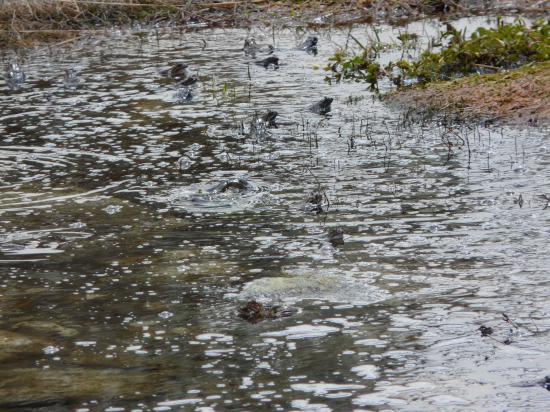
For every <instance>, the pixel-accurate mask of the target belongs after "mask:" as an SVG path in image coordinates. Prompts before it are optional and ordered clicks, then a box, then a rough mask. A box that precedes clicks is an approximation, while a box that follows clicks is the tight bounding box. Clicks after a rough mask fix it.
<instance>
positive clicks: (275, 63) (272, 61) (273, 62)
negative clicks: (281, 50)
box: [256, 56, 279, 70]
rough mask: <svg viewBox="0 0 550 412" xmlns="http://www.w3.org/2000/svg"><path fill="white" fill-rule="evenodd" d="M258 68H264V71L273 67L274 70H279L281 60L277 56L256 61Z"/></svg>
mask: <svg viewBox="0 0 550 412" xmlns="http://www.w3.org/2000/svg"><path fill="white" fill-rule="evenodd" d="M256 64H257V65H258V66H262V67H263V68H264V69H269V68H270V67H273V70H277V69H278V68H279V58H278V57H277V56H269V57H268V58H266V59H263V60H258V61H256Z"/></svg>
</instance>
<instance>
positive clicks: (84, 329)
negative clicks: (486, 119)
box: [0, 20, 550, 411]
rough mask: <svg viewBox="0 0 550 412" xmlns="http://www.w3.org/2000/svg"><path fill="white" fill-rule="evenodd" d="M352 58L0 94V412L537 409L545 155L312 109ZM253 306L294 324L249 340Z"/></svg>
mask: <svg viewBox="0 0 550 412" xmlns="http://www.w3.org/2000/svg"><path fill="white" fill-rule="evenodd" d="M481 23H483V20H477V21H470V22H468V21H463V22H461V24H463V25H468V24H469V25H470V26H475V24H481ZM411 29H412V30H415V31H416V32H418V33H420V34H425V33H432V32H434V31H435V30H436V29H437V25H436V24H435V23H415V24H413V25H411ZM369 30H371V29H369V28H365V27H356V28H354V29H353V33H354V36H356V37H357V38H359V39H363V40H365V39H366V38H367V32H368V31H369ZM401 30H402V29H401ZM398 33H399V32H398V30H397V29H392V28H389V27H382V28H381V29H380V33H379V34H380V36H381V38H382V39H383V41H386V42H390V41H391V39H392V38H395V36H396V35H397V34H398ZM138 34H139V33H138ZM313 34H315V35H316V36H318V38H319V41H318V45H317V46H318V54H317V55H316V54H314V53H307V52H306V51H305V50H300V48H299V47H297V45H299V44H303V43H304V41H305V40H306V39H307V37H308V36H311V35H313ZM347 35H348V32H347V29H346V31H343V32H340V31H321V32H319V33H313V32H311V33H307V34H304V33H294V32H292V31H280V32H276V33H275V36H274V37H272V33H271V31H270V32H269V33H267V32H266V33H264V32H262V31H261V30H256V31H255V32H254V36H255V38H256V40H257V41H258V44H260V43H261V44H267V43H269V42H272V41H273V39H274V40H275V52H276V55H277V57H279V63H280V67H279V69H278V70H271V69H269V70H266V69H265V68H264V67H262V66H259V65H256V64H254V62H255V60H254V58H253V57H252V56H250V55H247V54H245V53H244V52H243V50H242V44H244V40H245V38H247V36H248V34H247V33H246V32H244V31H240V30H208V31H203V32H199V33H183V34H180V33H175V32H170V33H164V34H162V35H160V36H159V38H158V41H157V38H156V36H155V35H154V33H153V34H147V33H146V34H145V35H143V34H142V33H141V34H139V35H137V36H135V35H132V34H128V36H123V37H120V38H117V37H115V38H113V37H106V38H98V39H95V40H86V41H82V42H81V43H79V44H78V45H76V46H75V47H74V48H72V49H67V50H64V49H63V50H52V51H51V53H47V54H44V53H43V54H40V53H39V54H37V55H36V56H34V57H32V58H30V57H29V58H28V60H27V61H25V62H23V63H22V67H23V69H24V71H25V73H26V74H27V76H26V80H25V82H24V83H23V84H21V87H20V89H19V90H10V89H9V87H8V85H5V84H4V83H2V84H1V85H0V90H1V92H2V93H1V95H0V108H1V112H0V113H1V114H0V116H1V119H2V122H1V123H0V134H1V136H2V144H1V145H0V222H1V225H0V349H1V350H0V360H2V362H3V365H4V368H2V371H0V375H1V376H0V405H1V406H2V407H10V406H11V407H23V406H25V407H28V408H30V409H33V408H36V409H41V408H42V409H44V408H46V409H47V410H66V409H68V410H74V409H77V408H80V410H110V411H115V410H123V409H124V408H126V410H130V409H138V410H158V411H162V410H179V409H182V408H184V409H185V408H188V409H190V410H203V411H207V410H243V409H254V410H289V409H294V410H319V411H321V410H350V409H352V408H366V409H369V410H382V409H388V408H393V409H399V410H426V409H433V410H464V409H468V410H471V409H476V410H488V409H499V410H501V409H502V410H504V409H508V410H543V409H545V407H544V406H545V405H546V407H547V406H548V403H549V402H550V397H549V395H548V392H547V391H545V390H544V388H542V386H541V385H538V384H537V382H538V381H540V380H541V379H543V378H544V376H545V375H546V374H549V372H550V363H549V361H548V359H549V356H548V348H547V344H546V334H547V332H548V330H550V321H549V320H548V308H547V305H546V302H547V301H548V295H549V291H550V289H549V288H548V279H547V272H546V268H547V267H549V265H550V261H549V258H548V254H547V253H546V252H547V246H546V244H547V242H548V239H549V236H550V230H548V216H549V215H548V213H549V212H548V210H547V209H545V206H546V200H544V199H543V198H541V197H540V195H542V194H544V193H545V190H546V188H547V186H548V182H549V172H548V163H549V162H550V154H549V153H548V150H547V147H548V142H547V134H546V133H545V131H544V130H535V129H529V130H515V129H507V128H484V127H477V126H471V127H470V126H467V125H462V126H448V125H447V126H446V125H443V124H439V123H415V124H409V123H408V122H407V121H406V119H405V118H404V117H403V114H402V113H399V112H397V111H394V110H392V109H390V108H388V107H387V106H385V105H384V104H383V103H382V102H380V101H379V100H378V99H377V98H376V97H375V96H373V95H372V94H371V93H370V92H369V91H368V90H367V88H366V87H364V86H363V85H361V84H351V83H346V84H340V85H332V86H330V85H327V84H326V83H324V81H323V76H324V74H323V71H322V70H320V69H319V67H320V66H322V65H323V64H324V63H325V62H326V59H327V58H328V57H329V56H330V55H331V54H332V53H333V52H334V50H335V49H336V48H337V47H340V46H344V45H345V44H346V39H347V38H348V37H347ZM385 53H386V54H385V55H384V58H389V57H391V56H392V55H393V54H395V53H399V52H398V51H397V50H395V49H391V48H390V49H388V50H387V51H386V52H385ZM7 61H8V59H7V57H6V61H5V62H7ZM178 61H185V63H186V64H187V65H188V69H187V70H188V71H189V73H190V75H192V76H195V77H196V78H197V80H198V81H197V83H195V84H193V85H192V86H190V87H192V95H193V96H192V99H174V96H175V95H176V94H179V92H178V86H177V85H176V84H175V82H174V81H173V80H171V79H167V78H164V77H162V76H161V75H160V73H161V71H162V70H164V69H166V67H170V66H171V65H173V64H174V62H178ZM325 96H330V97H332V98H334V101H333V103H332V110H331V111H330V113H329V114H328V115H326V116H322V115H319V114H315V113H312V112H310V111H309V110H308V107H310V106H311V105H312V104H314V103H315V102H318V101H319V100H321V99H322V98H323V97H325ZM269 110H275V111H277V112H278V116H277V127H272V126H271V125H270V126H269V127H267V126H266V125H262V130H261V131H262V133H258V132H257V122H258V119H259V116H261V115H262V114H263V113H267V112H268V111H269ZM546 132H547V131H546ZM451 143H452V144H451ZM468 148H469V150H468ZM228 182H229V183H228ZM239 182H240V183H239ZM312 194H313V196H315V194H317V195H318V196H319V199H320V200H319V203H318V205H319V207H311V205H312V204H313V205H314V206H316V205H317V204H316V201H313V203H312V200H311V199H312ZM313 199H315V197H313ZM336 229H339V230H341V232H340V231H337V232H335V230H336ZM333 233H339V234H341V235H343V238H340V239H339V241H338V242H333V241H331V236H333ZM331 234H332V235H331ZM339 236H340V235H339ZM249 299H256V300H258V301H261V302H267V303H272V304H278V303H279V304H285V305H291V306H292V307H293V308H295V309H297V310H295V311H293V315H292V316H290V317H284V318H281V319H277V320H266V321H263V322H259V323H257V324H249V323H247V322H245V321H243V320H241V319H239V318H238V316H237V309H238V306H239V302H243V301H246V300H249ZM503 313H504V314H506V315H507V318H505V317H503ZM480 325H485V326H490V327H492V328H493V330H494V334H493V335H491V336H490V337H483V338H482V337H481V336H480V333H479V331H478V328H479V326H480Z"/></svg>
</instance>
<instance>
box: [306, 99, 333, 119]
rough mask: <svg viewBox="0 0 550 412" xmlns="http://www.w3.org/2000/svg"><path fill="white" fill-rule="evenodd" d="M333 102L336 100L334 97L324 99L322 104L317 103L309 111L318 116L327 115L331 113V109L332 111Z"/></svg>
mask: <svg viewBox="0 0 550 412" xmlns="http://www.w3.org/2000/svg"><path fill="white" fill-rule="evenodd" d="M333 100H334V99H333V98H332V97H324V98H323V100H321V101H320V102H317V103H315V104H314V105H312V106H309V111H310V112H313V113H316V114H320V115H325V114H327V113H328V112H330V109H331V107H330V106H331V104H332V101H333Z"/></svg>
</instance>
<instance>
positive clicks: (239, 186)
mask: <svg viewBox="0 0 550 412" xmlns="http://www.w3.org/2000/svg"><path fill="white" fill-rule="evenodd" d="M252 189H253V186H252V184H250V182H248V181H247V180H246V179H243V178H242V177H237V178H233V179H228V180H224V181H223V182H220V183H218V184H217V185H216V186H214V187H213V188H211V189H210V190H209V191H210V192H212V193H225V192H228V191H234V192H247V191H249V190H252Z"/></svg>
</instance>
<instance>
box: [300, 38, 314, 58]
mask: <svg viewBox="0 0 550 412" xmlns="http://www.w3.org/2000/svg"><path fill="white" fill-rule="evenodd" d="M318 41H319V39H318V38H317V37H316V36H309V37H308V38H307V39H306V41H305V42H303V43H302V44H300V46H298V48H299V49H300V50H305V51H306V52H307V53H310V54H313V55H317V43H318Z"/></svg>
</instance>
